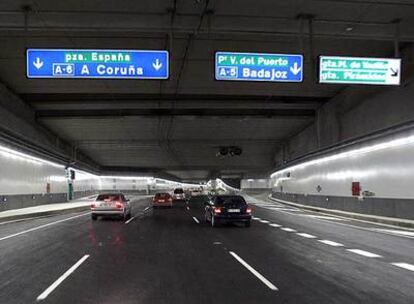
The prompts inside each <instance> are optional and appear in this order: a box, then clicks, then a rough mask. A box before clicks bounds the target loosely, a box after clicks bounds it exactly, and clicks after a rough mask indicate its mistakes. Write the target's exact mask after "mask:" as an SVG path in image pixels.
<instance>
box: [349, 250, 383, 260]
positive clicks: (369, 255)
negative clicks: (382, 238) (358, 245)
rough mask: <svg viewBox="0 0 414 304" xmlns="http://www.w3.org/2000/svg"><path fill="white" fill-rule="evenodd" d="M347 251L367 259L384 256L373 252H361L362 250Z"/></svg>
mask: <svg viewBox="0 0 414 304" xmlns="http://www.w3.org/2000/svg"><path fill="white" fill-rule="evenodd" d="M347 251H349V252H352V253H356V254H359V255H362V256H364V257H367V258H382V256H381V255H379V254H376V253H372V252H369V251H365V250H361V249H347Z"/></svg>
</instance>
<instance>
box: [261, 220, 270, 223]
mask: <svg viewBox="0 0 414 304" xmlns="http://www.w3.org/2000/svg"><path fill="white" fill-rule="evenodd" d="M260 223H263V224H268V223H270V222H269V221H266V220H260Z"/></svg>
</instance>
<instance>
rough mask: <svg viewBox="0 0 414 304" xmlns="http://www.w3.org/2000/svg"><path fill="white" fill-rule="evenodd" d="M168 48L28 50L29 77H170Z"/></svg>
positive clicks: (27, 67) (27, 68)
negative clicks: (154, 49) (149, 49)
mask: <svg viewBox="0 0 414 304" xmlns="http://www.w3.org/2000/svg"><path fill="white" fill-rule="evenodd" d="M168 67H169V58H168V51H139V50H82V49H80V50H72V49H68V50H57V49H28V50H27V52H26V71H27V77H28V78H98V79H99V78H110V79H168V76H169V71H168Z"/></svg>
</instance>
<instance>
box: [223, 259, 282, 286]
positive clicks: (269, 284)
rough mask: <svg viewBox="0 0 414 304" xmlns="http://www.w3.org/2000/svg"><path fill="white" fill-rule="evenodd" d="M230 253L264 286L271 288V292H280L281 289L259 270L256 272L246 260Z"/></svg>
mask: <svg viewBox="0 0 414 304" xmlns="http://www.w3.org/2000/svg"><path fill="white" fill-rule="evenodd" d="M229 253H230V254H231V255H232V256H233V257H234V258H235V259H236V260H237V261H238V262H239V263H240V264H242V265H243V266H244V267H245V268H246V269H247V270H249V271H250V272H251V273H252V274H253V275H254V276H255V277H256V278H258V279H259V280H260V281H261V282H262V283H263V284H265V285H266V286H267V287H269V288H270V289H271V290H274V291H278V290H279V289H278V288H277V287H276V286H275V285H273V284H272V283H271V282H270V281H269V280H268V279H266V278H265V277H264V276H263V275H261V274H260V273H259V272H258V271H257V270H255V269H254V268H253V267H252V266H250V265H249V264H248V263H247V262H246V261H245V260H243V259H242V258H241V257H239V256H238V255H237V254H236V253H235V252H233V251H229Z"/></svg>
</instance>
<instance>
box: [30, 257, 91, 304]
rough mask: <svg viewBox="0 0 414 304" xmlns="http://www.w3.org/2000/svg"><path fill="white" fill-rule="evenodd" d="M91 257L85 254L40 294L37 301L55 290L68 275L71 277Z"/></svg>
mask: <svg viewBox="0 0 414 304" xmlns="http://www.w3.org/2000/svg"><path fill="white" fill-rule="evenodd" d="M87 258H89V254H85V255H84V256H83V257H82V258H81V259H80V260H79V261H77V262H76V264H75V265H73V266H72V267H71V268H69V269H68V270H67V271H66V272H65V273H64V274H63V275H62V276H61V277H60V278H59V279H57V280H56V281H55V282H54V283H53V284H52V285H50V286H49V287H48V288H47V289H46V290H45V291H43V292H42V293H41V294H40V296H38V297H37V299H36V300H37V301H42V300H44V299H46V298H47V296H48V295H49V294H50V293H52V292H53V290H55V289H56V287H58V286H59V285H60V284H61V283H62V282H63V281H64V280H65V279H66V278H67V277H69V276H70V275H71V274H72V273H73V272H74V271H75V270H76V268H78V267H79V266H80V265H81V264H82V263H83V262H85V261H86V259H87Z"/></svg>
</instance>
